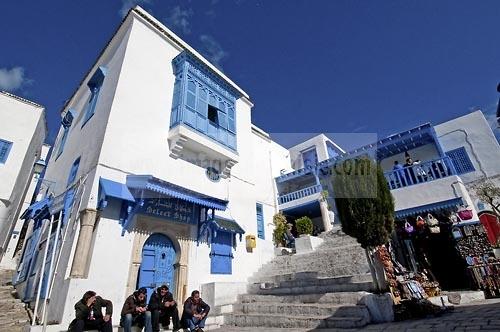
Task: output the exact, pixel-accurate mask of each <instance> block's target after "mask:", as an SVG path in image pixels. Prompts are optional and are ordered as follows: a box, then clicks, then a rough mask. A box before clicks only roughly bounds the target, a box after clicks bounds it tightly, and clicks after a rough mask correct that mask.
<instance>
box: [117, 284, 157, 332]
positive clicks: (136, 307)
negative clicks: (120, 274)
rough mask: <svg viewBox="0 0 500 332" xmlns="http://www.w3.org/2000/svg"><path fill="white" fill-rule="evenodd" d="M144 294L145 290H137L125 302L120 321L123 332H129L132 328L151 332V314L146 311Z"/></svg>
mask: <svg viewBox="0 0 500 332" xmlns="http://www.w3.org/2000/svg"><path fill="white" fill-rule="evenodd" d="M146 294H147V290H146V288H144V287H143V288H139V290H137V291H135V292H134V294H132V295H130V296H129V297H127V299H126V300H125V303H124V304H123V308H122V312H121V314H122V315H121V319H120V326H121V327H123V329H124V332H131V331H132V326H139V327H141V328H142V327H144V331H145V332H153V327H152V325H151V312H149V311H147V309H146V303H147V302H146V296H147V295H146Z"/></svg>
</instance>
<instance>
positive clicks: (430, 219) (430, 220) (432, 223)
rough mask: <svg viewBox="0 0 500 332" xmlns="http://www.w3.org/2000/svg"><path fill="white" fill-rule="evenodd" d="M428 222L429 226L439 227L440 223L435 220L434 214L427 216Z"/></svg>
mask: <svg viewBox="0 0 500 332" xmlns="http://www.w3.org/2000/svg"><path fill="white" fill-rule="evenodd" d="M426 221H427V225H428V226H437V225H439V221H438V220H437V219H436V218H434V216H433V215H432V214H430V213H429V214H427V218H426Z"/></svg>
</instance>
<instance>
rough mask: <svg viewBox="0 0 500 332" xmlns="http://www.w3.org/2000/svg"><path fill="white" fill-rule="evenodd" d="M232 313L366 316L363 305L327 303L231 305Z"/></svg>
mask: <svg viewBox="0 0 500 332" xmlns="http://www.w3.org/2000/svg"><path fill="white" fill-rule="evenodd" d="M233 310H234V311H233V313H243V314H279V315H289V316H309V317H314V316H335V317H357V316H365V315H367V314H368V312H367V309H366V307H365V306H364V305H339V304H327V303H273V302H253V303H241V304H235V305H233Z"/></svg>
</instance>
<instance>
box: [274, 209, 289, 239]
mask: <svg viewBox="0 0 500 332" xmlns="http://www.w3.org/2000/svg"><path fill="white" fill-rule="evenodd" d="M273 224H274V230H273V242H274V245H275V246H276V247H284V246H285V232H286V217H285V216H284V215H283V214H282V213H281V212H280V213H276V214H275V215H274V216H273Z"/></svg>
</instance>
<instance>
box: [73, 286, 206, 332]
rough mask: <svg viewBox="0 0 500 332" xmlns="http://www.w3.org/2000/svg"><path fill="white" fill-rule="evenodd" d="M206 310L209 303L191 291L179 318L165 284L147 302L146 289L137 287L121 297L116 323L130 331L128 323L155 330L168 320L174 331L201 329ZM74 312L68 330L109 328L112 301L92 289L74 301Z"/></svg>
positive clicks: (149, 331) (106, 330) (104, 331)
mask: <svg viewBox="0 0 500 332" xmlns="http://www.w3.org/2000/svg"><path fill="white" fill-rule="evenodd" d="M104 308H105V313H104V315H103V312H102V311H103V309H104ZM209 311H210V306H209V305H208V304H206V303H205V302H203V300H202V299H201V298H200V292H199V291H197V290H195V291H193V292H192V293H191V296H190V297H189V298H188V299H187V300H186V301H185V302H184V306H183V312H182V319H180V320H179V311H178V309H177V302H176V301H175V300H174V298H173V295H172V293H171V292H170V291H169V289H168V286H167V285H162V286H161V287H159V288H158V289H156V291H155V292H154V293H153V294H152V295H151V298H150V299H149V303H148V302H147V290H146V288H139V289H138V290H136V291H135V292H134V293H133V294H132V295H130V296H129V297H127V299H126V300H125V303H124V304H123V307H122V311H121V317H120V326H121V327H123V329H124V332H131V330H132V326H139V327H140V328H141V329H142V328H144V331H145V332H158V331H160V324H161V325H162V327H163V328H164V329H168V326H169V325H170V319H172V323H173V331H174V332H175V331H179V330H180V329H181V328H183V329H189V331H196V332H203V328H204V327H205V321H206V319H207V316H208V312H209ZM75 314H76V318H75V319H74V320H73V321H72V322H71V324H70V327H69V332H81V331H86V330H98V331H100V332H111V331H113V326H112V323H111V316H112V315H113V304H112V303H111V301H109V300H106V299H103V298H102V297H100V296H97V294H96V292H94V291H87V292H86V293H85V294H84V295H83V297H82V299H81V300H80V301H78V302H77V303H76V304H75Z"/></svg>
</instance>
